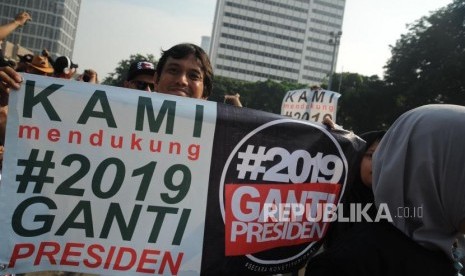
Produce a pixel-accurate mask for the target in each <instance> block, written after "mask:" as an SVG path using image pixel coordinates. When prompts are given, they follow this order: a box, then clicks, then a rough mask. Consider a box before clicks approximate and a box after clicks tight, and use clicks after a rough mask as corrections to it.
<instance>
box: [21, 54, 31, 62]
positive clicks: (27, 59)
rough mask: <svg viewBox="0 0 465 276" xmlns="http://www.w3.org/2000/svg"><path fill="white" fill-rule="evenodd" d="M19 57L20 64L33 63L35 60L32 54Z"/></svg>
mask: <svg viewBox="0 0 465 276" xmlns="http://www.w3.org/2000/svg"><path fill="white" fill-rule="evenodd" d="M18 57H19V62H26V63H31V62H32V59H33V58H34V56H33V55H31V54H25V55H23V56H20V55H18Z"/></svg>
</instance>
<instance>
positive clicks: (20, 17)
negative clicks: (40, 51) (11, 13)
mask: <svg viewBox="0 0 465 276" xmlns="http://www.w3.org/2000/svg"><path fill="white" fill-rule="evenodd" d="M29 20H32V17H31V15H30V14H29V13H27V12H21V13H19V14H17V15H16V17H15V22H16V23H18V25H19V26H24V24H26V22H27V21H29Z"/></svg>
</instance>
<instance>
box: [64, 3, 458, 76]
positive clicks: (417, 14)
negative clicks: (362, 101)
mask: <svg viewBox="0 0 465 276" xmlns="http://www.w3.org/2000/svg"><path fill="white" fill-rule="evenodd" d="M450 3H452V0H346V7H345V12H344V21H343V27H342V36H341V42H340V46H339V56H338V60H337V65H336V72H352V73H359V74H362V75H366V76H371V75H378V76H379V77H381V78H382V76H383V72H384V69H383V67H384V66H385V65H386V62H387V61H388V59H389V58H390V56H391V52H390V47H389V46H390V45H395V43H396V41H397V40H398V39H399V38H400V37H401V34H405V33H407V31H408V29H407V24H412V23H414V22H415V21H416V20H418V19H420V18H421V17H422V16H427V15H429V14H430V13H431V12H432V11H435V10H437V9H439V8H441V7H444V6H446V5H447V4H450ZM215 6H216V0H126V1H124V0H82V2H81V10H80V15H79V22H78V27H77V33H76V42H75V46H74V55H73V57H72V60H73V62H74V63H77V64H79V71H80V72H82V71H83V70H84V69H89V68H92V69H94V70H96V71H97V72H98V74H99V79H100V80H103V79H104V78H105V77H106V76H107V75H108V74H109V73H110V72H113V71H114V70H115V68H116V67H117V66H118V62H119V61H121V60H123V59H128V58H129V56H130V55H132V54H143V55H147V54H153V55H154V56H155V58H156V59H158V58H159V57H160V51H161V50H162V49H163V50H166V49H168V48H170V47H171V46H173V45H175V44H178V43H182V42H190V43H194V44H197V45H200V42H201V37H202V36H211V32H212V26H213V19H214V13H215Z"/></svg>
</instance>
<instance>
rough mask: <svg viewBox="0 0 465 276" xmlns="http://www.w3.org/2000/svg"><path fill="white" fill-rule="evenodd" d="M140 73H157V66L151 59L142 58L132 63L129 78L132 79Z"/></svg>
mask: <svg viewBox="0 0 465 276" xmlns="http://www.w3.org/2000/svg"><path fill="white" fill-rule="evenodd" d="M139 75H149V76H153V75H155V66H154V65H153V63H151V62H150V61H146V60H141V61H135V62H133V63H131V66H129V71H128V77H127V80H128V81H130V80H132V79H134V78H135V77H137V76H139Z"/></svg>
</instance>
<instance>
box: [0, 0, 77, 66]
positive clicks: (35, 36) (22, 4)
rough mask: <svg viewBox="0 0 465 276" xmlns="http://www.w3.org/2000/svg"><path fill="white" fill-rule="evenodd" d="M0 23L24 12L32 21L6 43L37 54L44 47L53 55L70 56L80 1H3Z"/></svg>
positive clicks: (6, 21) (11, 35)
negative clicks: (17, 45)
mask: <svg viewBox="0 0 465 276" xmlns="http://www.w3.org/2000/svg"><path fill="white" fill-rule="evenodd" d="M1 2H2V3H1V4H0V24H5V23H8V22H10V21H11V20H13V19H14V18H15V16H16V15H17V14H18V13H20V12H22V11H27V12H28V13H29V14H30V15H31V17H32V21H29V22H27V24H26V25H25V26H23V27H21V28H18V29H16V30H15V31H14V32H13V33H11V34H10V35H9V36H8V37H7V38H6V40H8V41H10V42H12V43H14V44H19V45H21V46H22V47H25V48H28V49H30V50H31V51H33V52H35V53H37V54H39V53H41V52H42V50H43V49H44V48H45V49H47V50H48V51H49V52H50V54H52V55H53V56H61V55H66V56H69V57H72V56H73V49H74V40H75V38H76V29H77V24H78V18H79V10H80V7H81V0H2V1H1Z"/></svg>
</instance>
